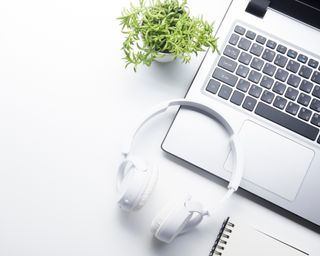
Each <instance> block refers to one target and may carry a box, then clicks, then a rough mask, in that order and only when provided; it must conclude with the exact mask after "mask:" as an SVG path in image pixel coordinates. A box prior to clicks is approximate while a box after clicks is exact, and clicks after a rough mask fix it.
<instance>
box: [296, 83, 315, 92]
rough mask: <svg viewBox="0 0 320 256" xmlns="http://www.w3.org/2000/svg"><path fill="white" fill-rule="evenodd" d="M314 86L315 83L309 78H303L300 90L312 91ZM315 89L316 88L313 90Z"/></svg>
mask: <svg viewBox="0 0 320 256" xmlns="http://www.w3.org/2000/svg"><path fill="white" fill-rule="evenodd" d="M312 87H313V83H311V82H309V81H307V80H302V82H301V85H300V87H299V88H300V90H301V91H304V92H307V93H310V92H311V90H312ZM313 91H314V90H313Z"/></svg>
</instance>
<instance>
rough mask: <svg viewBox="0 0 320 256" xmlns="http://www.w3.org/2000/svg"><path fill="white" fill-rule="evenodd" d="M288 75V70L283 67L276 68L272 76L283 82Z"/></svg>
mask: <svg viewBox="0 0 320 256" xmlns="http://www.w3.org/2000/svg"><path fill="white" fill-rule="evenodd" d="M288 75H289V72H287V71H285V70H284V69H281V68H278V70H277V72H276V75H275V76H274V77H275V78H276V79H278V80H280V81H282V82H284V81H286V80H287V77H288Z"/></svg>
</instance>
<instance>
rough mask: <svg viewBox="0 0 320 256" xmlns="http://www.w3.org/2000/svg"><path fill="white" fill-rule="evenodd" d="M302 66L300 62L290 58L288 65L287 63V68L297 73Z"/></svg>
mask: <svg viewBox="0 0 320 256" xmlns="http://www.w3.org/2000/svg"><path fill="white" fill-rule="evenodd" d="M299 68H300V64H299V63H298V62H296V61H294V60H289V62H288V65H287V70H289V71H291V72H293V73H297V71H298V70H299Z"/></svg>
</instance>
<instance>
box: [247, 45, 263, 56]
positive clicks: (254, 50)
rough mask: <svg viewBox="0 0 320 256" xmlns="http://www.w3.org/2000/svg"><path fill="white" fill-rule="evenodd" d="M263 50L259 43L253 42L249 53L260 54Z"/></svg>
mask: <svg viewBox="0 0 320 256" xmlns="http://www.w3.org/2000/svg"><path fill="white" fill-rule="evenodd" d="M262 51H263V47H262V46H261V45H259V44H256V43H253V44H252V46H251V49H250V53H252V54H254V55H256V56H260V55H261V53H262Z"/></svg>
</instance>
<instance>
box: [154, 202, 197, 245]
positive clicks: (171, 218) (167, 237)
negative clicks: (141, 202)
mask: <svg viewBox="0 0 320 256" xmlns="http://www.w3.org/2000/svg"><path fill="white" fill-rule="evenodd" d="M191 217H192V213H190V212H189V211H188V210H187V209H186V208H185V206H184V202H181V201H180V200H179V201H178V202H176V203H175V204H170V205H168V206H167V207H166V208H164V209H163V210H162V211H161V212H160V213H159V215H157V216H156V217H155V218H154V219H153V221H152V223H151V232H152V233H153V234H154V236H155V237H156V238H157V239H158V240H160V241H162V242H165V243H170V242H172V241H173V239H174V238H175V237H176V236H177V235H179V234H180V233H181V231H182V229H183V228H184V227H185V225H186V224H187V223H188V221H189V220H190V218H191Z"/></svg>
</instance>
